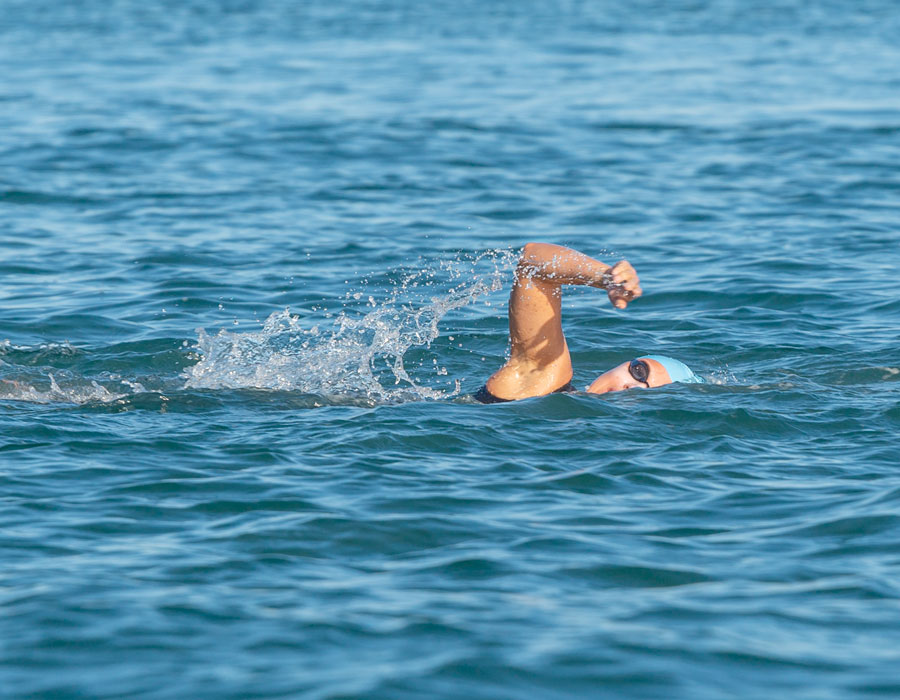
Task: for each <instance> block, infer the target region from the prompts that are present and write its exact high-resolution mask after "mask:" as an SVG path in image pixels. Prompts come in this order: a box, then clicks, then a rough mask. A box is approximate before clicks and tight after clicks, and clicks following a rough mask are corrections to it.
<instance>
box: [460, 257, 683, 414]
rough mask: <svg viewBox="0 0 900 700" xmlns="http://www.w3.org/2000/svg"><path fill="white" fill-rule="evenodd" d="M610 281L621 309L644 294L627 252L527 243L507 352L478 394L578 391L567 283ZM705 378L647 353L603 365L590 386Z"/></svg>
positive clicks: (489, 398) (500, 396) (512, 301)
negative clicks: (565, 318)
mask: <svg viewBox="0 0 900 700" xmlns="http://www.w3.org/2000/svg"><path fill="white" fill-rule="evenodd" d="M564 284H578V285H585V286H589V287H598V288H600V289H605V290H606V293H607V294H608V295H609V300H610V302H612V304H613V306H615V307H616V308H617V309H624V308H626V307H627V306H628V303H629V302H630V301H632V300H633V299H636V298H637V297H639V296H641V293H642V291H641V285H640V280H639V279H638V275H637V272H635V270H634V268H633V267H632V266H631V263H629V262H628V261H627V260H621V261H619V262H617V263H616V264H615V265H613V266H609V265H607V264H606V263H603V262H600V261H599V260H595V259H594V258H591V257H588V256H587V255H584V254H583V253H579V252H578V251H576V250H572V249H571V248H564V247H562V246H558V245H552V244H550V243H529V244H527V245H526V246H525V248H524V250H523V251H522V256H521V257H520V258H519V264H518V266H517V267H516V273H515V281H514V282H513V288H512V292H511V293H510V296H509V342H510V352H509V360H507V362H506V364H504V365H503V366H502V367H501V368H500V369H498V370H497V371H496V372H494V374H492V375H491V377H490V378H489V379H488V380H487V382H486V383H485V385H484V386H483V387H482V388H481V389H480V390H479V391H478V392H477V393H476V394H475V398H476V399H478V400H479V401H481V402H482V403H496V402H502V401H516V400H518V399H527V398H531V397H533V396H543V395H545V394H551V393H555V392H565V391H574V390H575V389H574V387H573V386H572V384H571V382H572V359H571V357H570V356H569V348H568V345H566V338H565V336H564V335H563V330H562V312H561V301H562V285H564ZM676 381H686V382H691V381H700V380H699V379H698V378H697V377H696V376H695V375H694V373H693V372H691V370H690V368H688V367H687V365H685V364H684V363H682V362H679V361H678V360H674V359H672V358H670V357H664V356H662V355H647V356H643V357H638V358H635V359H633V360H630V361H628V362H623V363H622V364H620V365H618V366H617V367H613V368H612V369H611V370H609V371H607V372H604V373H603V374H601V375H600V376H599V377H597V379H595V380H594V381H593V383H592V384H591V385H590V386H589V387H588V389H587V391H588V392H589V393H592V394H605V393H606V392H609V391H621V390H623V389H631V388H633V387H644V388H650V387H657V386H663V385H664V384H670V383H672V382H676Z"/></svg>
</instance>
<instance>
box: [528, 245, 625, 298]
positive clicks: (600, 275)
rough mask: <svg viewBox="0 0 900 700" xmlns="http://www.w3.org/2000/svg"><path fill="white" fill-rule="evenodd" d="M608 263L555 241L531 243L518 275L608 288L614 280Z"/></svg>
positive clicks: (558, 282) (560, 282) (559, 282)
mask: <svg viewBox="0 0 900 700" xmlns="http://www.w3.org/2000/svg"><path fill="white" fill-rule="evenodd" d="M610 269H611V267H610V266H609V265H607V264H606V263H603V262H600V261H599V260H595V259H594V258H592V257H589V256H587V255H585V254H584V253H579V252H578V251H577V250H572V249H571V248H565V247H563V246H561V245H553V244H552V243H528V244H527V245H526V246H525V249H524V250H523V251H522V257H521V258H519V266H518V268H517V269H516V275H517V276H518V277H519V278H520V279H521V278H531V279H539V280H542V281H545V282H551V283H554V284H579V285H586V286H590V287H599V288H601V289H606V288H607V286H609V283H610V282H611V279H610V276H609V275H608V274H607V273H608V272H609V271H610Z"/></svg>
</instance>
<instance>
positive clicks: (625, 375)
mask: <svg viewBox="0 0 900 700" xmlns="http://www.w3.org/2000/svg"><path fill="white" fill-rule="evenodd" d="M637 359H639V360H642V361H643V362H646V363H647V367H648V368H649V369H650V374H649V375H648V376H647V381H646V382H640V381H638V380H637V379H635V378H634V377H633V376H632V375H631V372H630V371H629V370H628V366H629V365H630V364H631V361H629V362H623V363H622V364H621V365H618V366H617V367H613V368H612V369H611V370H609V371H608V372H604V373H603V374H601V375H600V376H599V377H597V378H596V379H595V380H594V383H593V384H591V385H590V386H589V387H588V393H589V394H605V393H607V392H608V391H624V390H625V389H646V388H648V385H649V387H650V388H652V387H656V386H664V385H665V384H671V383H672V380H671V379H670V378H669V373H668V372H666V368H665V367H663V366H662V365H661V364H659V362H657V361H656V360H651V359H649V358H647V357H639V358H637Z"/></svg>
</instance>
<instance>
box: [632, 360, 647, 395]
mask: <svg viewBox="0 0 900 700" xmlns="http://www.w3.org/2000/svg"><path fill="white" fill-rule="evenodd" d="M628 373H629V374H630V375H631V376H632V377H634V378H635V379H637V380H638V381H639V382H643V383H644V384H646V385H647V388H648V389H649V388H650V382H649V381H648V380H649V379H650V365H648V364H647V363H646V362H644V361H643V360H632V361H631V362H629V363H628Z"/></svg>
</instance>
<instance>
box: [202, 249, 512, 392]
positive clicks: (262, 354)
mask: <svg viewBox="0 0 900 700" xmlns="http://www.w3.org/2000/svg"><path fill="white" fill-rule="evenodd" d="M514 261H515V253H514V252H513V251H509V250H503V251H488V252H487V253H483V254H481V255H479V256H477V257H465V256H457V257H455V258H453V259H451V260H445V261H442V262H440V263H438V264H436V265H426V266H424V267H420V268H417V269H415V270H399V271H395V273H396V275H397V276H396V277H395V278H394V279H393V284H392V286H391V287H389V288H388V289H387V290H386V292H387V293H386V294H384V295H383V299H382V300H381V301H377V300H376V299H375V298H374V296H373V295H372V293H371V292H372V290H371V287H368V288H365V289H363V290H351V291H349V292H348V293H347V294H346V295H345V297H344V299H343V305H344V307H343V308H342V310H341V311H340V312H338V313H337V314H332V315H327V314H326V315H325V316H324V318H322V317H321V316H312V317H304V316H302V315H299V314H292V313H291V311H290V309H284V310H282V311H279V312H276V313H273V314H271V315H270V316H269V317H268V318H267V319H266V321H265V322H264V323H263V327H262V329H261V330H259V331H256V332H244V333H235V332H232V331H228V330H225V329H221V330H220V331H219V332H218V333H217V334H215V335H211V334H209V333H207V332H206V331H205V330H203V329H198V331H197V333H198V344H197V347H196V351H197V353H198V354H199V355H200V357H201V359H200V361H199V362H198V363H197V364H195V365H193V366H191V367H188V368H187V369H186V370H185V378H186V383H185V387H186V388H195V389H196V388H202V389H223V388H228V389H236V388H264V389H273V390H286V391H299V392H303V393H309V394H317V395H321V396H330V397H334V396H352V397H365V398H367V399H372V400H377V401H397V400H411V399H439V398H447V397H450V396H453V395H455V394H457V393H458V392H459V383H458V382H457V381H455V380H452V379H451V380H446V379H444V378H443V376H444V375H445V374H446V371H445V370H444V369H443V368H442V367H440V366H438V365H437V363H435V364H434V365H433V366H431V367H430V368H427V369H426V370H425V371H427V372H429V373H430V374H429V376H427V377H414V376H412V375H411V374H410V369H409V368H408V367H407V366H406V364H405V362H404V358H405V356H406V353H407V352H408V351H409V350H410V349H412V348H428V347H430V345H431V343H432V342H433V341H434V340H435V339H436V338H437V337H438V336H439V334H440V330H439V323H440V321H441V320H442V319H443V318H444V317H445V316H446V314H447V313H448V312H450V311H453V310H455V309H460V308H463V307H466V306H469V305H471V304H473V303H474V302H475V301H476V300H477V299H479V298H480V297H482V296H484V295H487V294H490V293H491V292H495V291H498V290H499V289H501V288H502V287H503V286H504V285H505V283H506V282H507V277H508V273H509V271H510V269H511V268H512V265H513V264H514ZM485 268H487V269H485ZM436 292H437V293H436ZM363 298H366V299H367V302H366V303H365V305H361V304H360V303H355V302H358V300H361V299H363ZM323 324H326V327H323ZM417 369H418V368H417ZM437 377H441V379H440V380H438V381H439V382H440V383H442V384H444V386H445V387H446V386H447V385H448V384H449V388H445V389H436V388H434V387H432V386H428V385H427V383H426V381H433V380H435V378H437Z"/></svg>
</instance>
